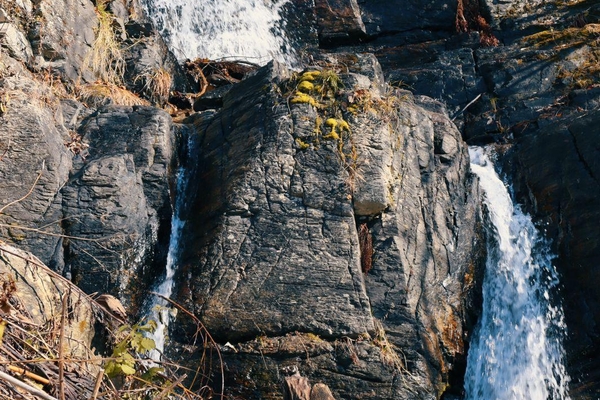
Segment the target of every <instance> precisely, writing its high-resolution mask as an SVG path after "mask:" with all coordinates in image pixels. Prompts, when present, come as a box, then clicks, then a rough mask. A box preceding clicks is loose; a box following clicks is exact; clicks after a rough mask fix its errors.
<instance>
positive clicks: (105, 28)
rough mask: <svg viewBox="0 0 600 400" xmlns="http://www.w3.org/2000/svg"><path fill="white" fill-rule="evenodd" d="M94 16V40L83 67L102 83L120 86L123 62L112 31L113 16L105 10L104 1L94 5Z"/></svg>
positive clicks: (101, 0)
mask: <svg viewBox="0 0 600 400" xmlns="http://www.w3.org/2000/svg"><path fill="white" fill-rule="evenodd" d="M96 14H97V16H98V27H97V29H96V40H94V44H93V45H92V49H91V51H90V52H89V53H88V55H87V56H86V59H85V60H84V63H85V66H86V67H87V68H89V69H90V70H91V71H92V72H93V73H94V74H95V75H96V76H97V77H98V78H99V79H100V80H102V81H103V82H106V83H112V84H120V83H121V82H122V79H123V74H124V73H125V60H124V59H123V53H122V50H121V44H120V43H119V40H118V38H117V35H116V32H115V31H114V29H113V19H114V16H113V15H112V14H111V13H110V12H108V11H107V10H106V0H99V1H98V2H97V3H96Z"/></svg>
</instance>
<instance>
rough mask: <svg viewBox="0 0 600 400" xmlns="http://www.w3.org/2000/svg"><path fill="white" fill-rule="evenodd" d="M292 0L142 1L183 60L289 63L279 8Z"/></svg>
mask: <svg viewBox="0 0 600 400" xmlns="http://www.w3.org/2000/svg"><path fill="white" fill-rule="evenodd" d="M287 2H288V0H273V1H265V0H142V3H143V5H144V8H145V11H146V13H147V15H148V16H149V17H150V18H151V19H152V21H153V22H154V25H155V26H156V27H157V29H158V30H159V32H160V33H161V35H162V36H163V37H164V38H165V40H166V41H167V45H168V46H169V49H170V50H171V51H172V52H173V53H174V54H175V56H176V57H177V59H178V60H179V61H184V60H186V59H195V58H208V59H211V60H217V59H223V58H228V59H235V60H244V61H249V62H253V63H256V64H260V65H264V64H266V63H267V62H268V61H270V60H272V59H276V60H278V61H280V62H283V63H285V64H290V63H291V62H292V61H291V60H292V59H293V58H294V56H293V50H292V48H291V46H290V44H289V42H288V40H286V37H285V29H284V26H285V21H284V20H283V19H282V18H281V15H280V12H281V9H282V7H283V6H284V5H285V4H286V3H287Z"/></svg>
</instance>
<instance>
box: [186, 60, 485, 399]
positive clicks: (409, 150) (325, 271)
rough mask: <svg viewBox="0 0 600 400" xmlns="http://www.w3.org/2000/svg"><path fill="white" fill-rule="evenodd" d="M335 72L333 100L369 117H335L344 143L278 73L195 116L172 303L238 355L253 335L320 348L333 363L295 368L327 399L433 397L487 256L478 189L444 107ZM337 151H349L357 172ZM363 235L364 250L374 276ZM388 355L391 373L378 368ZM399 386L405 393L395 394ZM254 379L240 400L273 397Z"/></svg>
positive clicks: (458, 354)
mask: <svg viewBox="0 0 600 400" xmlns="http://www.w3.org/2000/svg"><path fill="white" fill-rule="evenodd" d="M351 58H352V57H350V58H349V57H346V58H345V60H346V61H347V60H348V59H351ZM345 65H346V67H347V68H349V71H351V72H348V73H346V74H344V73H341V74H340V78H341V79H342V81H343V82H344V88H343V90H342V91H341V92H340V93H339V94H337V95H336V98H338V100H337V101H339V102H340V103H342V102H344V99H346V101H348V100H347V99H348V98H350V97H351V98H354V96H361V95H362V96H367V97H368V100H367V98H366V97H365V101H366V102H367V103H368V104H369V105H366V106H365V108H364V109H360V111H358V112H356V114H352V113H350V112H348V113H347V114H344V118H347V123H348V124H349V126H350V131H351V133H350V134H349V136H348V137H347V138H346V139H344V141H341V139H339V140H338V139H336V138H335V137H333V136H329V137H328V135H327V130H328V129H332V128H327V127H325V126H321V125H320V124H323V121H324V120H325V119H326V116H323V115H322V114H321V113H322V110H319V109H317V108H315V107H313V106H312V105H310V104H308V103H299V104H293V103H292V104H288V102H289V98H288V99H287V101H286V96H288V97H289V96H290V94H285V93H283V92H282V89H281V88H282V87H284V88H285V87H286V84H287V85H289V82H290V78H289V72H287V71H286V70H285V69H283V67H282V66H280V65H278V64H272V65H269V66H267V67H265V68H263V69H261V70H259V71H258V72H257V73H256V75H254V76H252V77H249V78H247V79H246V80H244V81H242V82H241V83H240V84H238V85H236V86H234V87H233V88H232V89H231V90H229V91H228V92H227V94H226V95H225V97H224V99H223V108H222V109H220V110H218V111H216V112H205V113H204V114H203V113H200V114H197V115H196V116H195V117H193V118H194V127H195V131H196V133H195V134H194V135H193V136H192V143H193V144H192V145H191V146H193V151H192V153H193V154H197V157H198V160H197V161H195V162H194V165H196V167H195V168H196V170H195V171H194V172H193V173H192V175H191V176H190V178H189V179H190V182H191V185H190V186H189V187H188V191H187V194H186V198H188V199H190V201H192V204H191V205H189V211H188V214H185V215H184V217H183V218H184V219H185V220H186V228H185V230H184V235H183V238H184V239H183V240H182V243H181V248H182V249H183V253H182V255H181V263H182V268H181V269H180V272H179V274H180V276H179V277H178V282H179V284H178V285H177V291H178V293H179V298H180V299H181V300H182V301H183V302H184V303H185V304H186V305H189V306H190V307H194V309H195V310H196V312H197V313H198V314H199V315H201V316H202V320H203V322H204V323H205V325H206V327H207V329H208V330H209V331H211V332H213V333H214V335H216V337H219V338H220V340H223V341H228V342H230V343H234V344H236V345H237V344H239V345H240V346H242V348H244V347H243V346H244V344H243V343H244V342H246V341H247V340H250V339H253V338H255V337H257V336H261V335H265V336H266V337H267V338H269V339H268V340H270V338H272V337H285V336H283V335H286V334H294V332H306V333H310V334H312V335H313V336H314V335H318V337H319V338H320V339H319V340H320V341H321V342H322V343H329V346H333V348H334V349H335V351H332V350H327V352H326V353H325V354H323V355H322V356H321V357H319V358H315V357H313V356H311V357H309V358H310V359H309V358H306V359H304V356H302V357H301V358H302V361H301V363H300V365H301V370H302V372H303V373H307V374H309V376H314V377H315V378H316V377H317V376H319V377H320V378H319V379H322V380H323V381H324V382H325V383H326V384H327V385H329V387H330V388H331V389H332V391H333V393H334V396H338V397H339V398H353V397H354V396H356V393H360V395H361V396H366V397H369V398H371V397H372V398H395V397H396V396H400V398H404V397H406V396H409V393H410V392H411V390H414V391H416V392H417V393H420V394H418V395H417V397H415V398H429V397H431V396H434V397H435V395H436V394H439V393H441V392H443V388H444V386H445V385H446V384H447V382H448V380H449V374H450V371H451V370H453V369H454V367H455V363H456V364H458V365H460V364H461V363H464V356H465V354H466V353H465V340H466V339H467V337H468V332H469V331H470V329H472V323H473V320H472V316H471V315H470V314H472V313H476V307H473V305H474V303H472V302H471V303H469V302H466V303H465V299H466V298H469V296H471V297H472V296H475V295H476V291H477V286H478V284H477V279H476V278H477V277H476V276H475V275H474V274H475V271H476V270H478V269H480V268H479V267H480V266H479V265H478V263H479V262H481V256H482V254H481V245H482V244H483V242H482V241H480V239H481V238H480V237H478V236H477V233H478V232H479V234H481V226H480V224H481V215H480V213H481V212H480V209H479V205H478V202H477V201H474V199H476V198H477V196H478V194H477V192H478V189H477V185H476V183H475V181H474V180H473V179H472V178H471V177H470V174H469V170H468V156H467V153H466V147H465V145H464V143H463V142H462V140H461V138H460V133H459V132H458V130H456V128H455V127H454V125H453V124H452V123H451V122H450V120H449V119H448V117H447V115H446V111H445V108H444V106H443V105H442V104H441V103H439V102H435V101H433V100H431V99H428V98H424V97H420V98H413V96H412V94H411V93H409V92H406V91H395V92H389V93H388V92H383V91H382V88H383V87H384V86H383V85H382V80H381V79H382V76H381V69H380V67H379V65H378V63H377V62H376V61H375V59H374V58H373V57H372V56H354V64H348V63H347V64H345ZM354 66H356V69H353V68H354ZM354 71H356V72H354ZM362 73H365V74H366V75H363V74H362ZM367 75H370V76H372V77H373V80H371V79H369V77H368V76H367ZM292 79H294V78H292ZM296 79H297V78H296ZM256 93H259V97H258V98H257V97H256ZM386 102H387V103H386ZM367 103H365V104H367ZM386 107H387V108H386ZM319 121H320V122H319ZM315 126H317V127H318V128H319V129H322V130H323V132H322V133H318V134H316V133H315V132H314V131H315ZM340 133H341V132H340ZM315 135H316V136H315ZM314 139H317V140H318V143H317V142H315V141H314ZM340 146H343V147H345V148H346V149H349V148H350V147H352V149H353V152H354V153H355V155H354V157H355V164H352V165H350V164H348V163H349V161H348V160H349V159H345V158H343V157H341V154H340ZM342 152H343V150H342ZM232 160H235V162H232ZM359 221H364V222H366V224H367V226H368V227H369V231H370V232H369V235H371V236H372V244H373V256H372V257H373V260H372V267H371V268H370V270H365V269H364V265H361V254H360V250H359V246H358V233H357V229H358V228H357V226H358V224H359ZM457 221H460V222H457ZM198 227H202V228H201V229H198ZM473 233H476V234H475V235H474V234H473ZM459 243H460V245H459ZM467 303H468V304H467ZM377 335H380V336H381V338H380V339H379V340H380V341H379V342H377V339H374V338H376V337H377ZM384 338H385V342H386V343H388V344H387V345H385V346H389V347H388V348H387V350H384V349H382V344H381V343H382V342H383V340H384ZM284 340H285V339H284ZM388 340H389V342H387V341H388ZM377 343H379V344H377ZM262 351H263V355H264V357H266V358H269V357H270V356H268V355H266V354H265V353H264V349H263V350H262ZM385 351H389V352H390V354H393V355H395V356H390V357H392V359H393V360H395V361H392V362H390V361H388V362H387V363H386V362H385V360H383V361H382V357H384V358H385V354H384V352H385ZM396 351H398V354H400V353H401V354H402V356H399V355H397V354H396ZM277 355H278V356H283V354H282V353H277ZM394 357H395V358H394ZM284 358H285V359H286V361H285V362H284V363H283V364H285V365H287V364H291V363H293V362H296V361H293V360H296V358H292V357H291V356H284ZM228 360H230V361H228V363H227V365H230V364H229V363H232V365H234V366H235V367H233V366H232V368H236V372H235V373H234V376H240V377H241V376H244V375H243V374H242V373H243V371H248V369H251V370H253V371H254V372H253V373H252V374H251V375H250V376H252V377H254V376H256V375H255V374H256V373H258V372H257V371H258V370H255V369H254V368H257V367H252V365H254V364H255V363H258V362H260V359H259V358H257V357H255V356H253V355H251V354H249V355H244V356H242V355H239V356H238V355H235V354H231V355H229V356H228ZM240 363H241V364H240ZM269 363H277V362H276V361H275V360H272V361H269ZM238 365H239V366H238ZM273 365H275V364H273ZM237 368H241V369H239V370H238V369H237ZM269 369H270V368H267V370H269ZM260 370H262V368H261V369H260ZM327 370H332V371H337V372H336V373H333V374H327V373H324V372H323V371H327ZM265 373H269V374H270V373H272V371H271V372H267V371H265ZM311 374H312V375H311ZM413 375H414V376H413ZM403 376H404V377H405V378H406V379H413V378H414V382H413V383H411V384H409V385H407V387H404V386H403V383H402V380H403V379H404V378H403ZM273 378H274V377H271V376H270V375H269V379H267V381H271V379H273ZM256 379H257V380H258V382H256V383H254V384H253V387H254V389H252V390H247V391H244V390H242V391H241V392H240V395H243V396H249V397H250V398H260V397H261V396H264V395H266V393H268V390H270V389H269V385H267V386H264V385H265V383H264V382H265V379H258V377H257V378H256ZM252 380H254V378H253V379H252ZM373 381H375V382H379V383H378V384H377V388H376V389H374V388H373V387H371V386H370V384H367V383H366V382H373ZM253 391H256V393H262V395H258V394H256V393H255V392H253ZM253 393H254V394H253ZM373 396H374V397H373ZM336 398H337V397H336Z"/></svg>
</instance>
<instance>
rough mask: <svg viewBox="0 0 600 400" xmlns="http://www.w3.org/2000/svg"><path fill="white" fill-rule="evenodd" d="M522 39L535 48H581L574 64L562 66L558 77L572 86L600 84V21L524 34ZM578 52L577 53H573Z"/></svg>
mask: <svg viewBox="0 0 600 400" xmlns="http://www.w3.org/2000/svg"><path fill="white" fill-rule="evenodd" d="M522 41H523V43H524V44H526V45H530V46H533V47H535V48H550V49H551V51H553V52H554V53H555V54H556V55H558V54H560V53H561V52H575V51H577V52H579V55H577V56H576V57H577V58H576V60H577V59H578V60H579V63H578V64H579V65H578V66H577V67H575V68H571V69H567V68H563V69H562V70H561V71H560V73H559V75H558V79H559V80H561V81H562V82H563V83H564V84H566V85H567V87H569V88H582V89H585V88H589V87H591V86H595V85H598V84H600V24H587V25H584V26H582V27H570V28H565V29H562V30H554V29H549V30H545V31H542V32H538V33H535V34H533V35H529V36H527V37H525V38H523V40H522ZM574 54H577V53H574Z"/></svg>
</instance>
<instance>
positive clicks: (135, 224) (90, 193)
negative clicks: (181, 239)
mask: <svg viewBox="0 0 600 400" xmlns="http://www.w3.org/2000/svg"><path fill="white" fill-rule="evenodd" d="M80 133H81V134H82V136H83V138H84V139H83V140H84V142H85V143H86V144H87V145H89V148H88V150H87V155H86V157H85V160H82V161H83V162H80V163H79V164H78V165H77V168H76V169H75V170H74V171H73V172H72V178H71V179H70V181H69V183H68V184H67V185H66V186H65V188H64V189H63V190H62V193H63V202H62V203H63V210H64V215H65V222H64V224H63V225H64V230H65V233H66V234H67V235H69V236H71V237H75V238H77V239H75V240H71V241H69V243H68V244H66V245H65V247H66V251H67V254H66V259H67V263H68V265H67V268H68V269H69V271H70V272H71V274H72V275H73V279H74V280H75V281H76V282H77V283H78V284H79V285H80V287H82V288H83V289H84V290H87V291H90V292H92V291H102V292H112V293H114V294H118V295H122V296H125V298H127V300H130V299H131V295H132V292H131V291H132V290H133V289H134V288H135V287H134V286H135V285H134V284H139V282H140V280H142V279H143V276H141V277H140V276H138V277H136V275H143V270H141V268H142V267H143V266H144V265H148V264H150V261H151V260H152V257H153V256H154V252H155V251H156V248H155V246H156V243H157V241H158V234H159V229H161V227H164V225H167V226H168V222H169V221H170V216H171V206H170V204H171V201H170V196H169V177H170V176H171V173H172V168H173V163H174V161H175V159H174V147H175V144H174V135H173V131H172V127H171V118H170V117H169V115H168V114H166V113H165V112H164V111H160V110H157V109H154V108H151V107H134V108H131V107H117V106H114V107H105V108H103V109H101V110H100V111H98V112H97V113H95V114H93V115H92V116H90V117H89V118H88V119H87V121H86V122H85V124H84V125H83V126H82V127H81V128H80ZM131 278H136V279H134V280H133V281H131V282H130V280H131ZM130 283H132V285H130ZM138 289H139V288H138Z"/></svg>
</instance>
